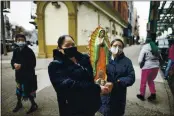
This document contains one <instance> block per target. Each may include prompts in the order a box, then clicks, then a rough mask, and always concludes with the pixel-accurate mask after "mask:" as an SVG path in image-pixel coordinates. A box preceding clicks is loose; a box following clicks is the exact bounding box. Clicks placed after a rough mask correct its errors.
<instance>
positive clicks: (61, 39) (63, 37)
mask: <svg viewBox="0 0 174 116" xmlns="http://www.w3.org/2000/svg"><path fill="white" fill-rule="evenodd" d="M66 37H70V38H71V39H72V40H73V41H74V39H73V37H72V36H70V35H62V36H60V37H59V39H58V41H57V44H58V48H59V49H62V45H63V42H64V41H65V38H66Z"/></svg>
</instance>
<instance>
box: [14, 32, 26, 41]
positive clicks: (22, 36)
mask: <svg viewBox="0 0 174 116" xmlns="http://www.w3.org/2000/svg"><path fill="white" fill-rule="evenodd" d="M20 37H21V38H24V39H25V41H26V37H25V35H24V34H20V33H19V34H16V36H15V41H17V39H18V38H20Z"/></svg>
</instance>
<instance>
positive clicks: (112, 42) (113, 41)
mask: <svg viewBox="0 0 174 116" xmlns="http://www.w3.org/2000/svg"><path fill="white" fill-rule="evenodd" d="M116 41H119V42H121V43H122V45H123V48H124V43H123V41H122V40H121V39H114V40H112V41H111V46H112V45H113V44H114V43H115V42H116Z"/></svg>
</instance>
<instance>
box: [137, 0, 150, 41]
mask: <svg viewBox="0 0 174 116" xmlns="http://www.w3.org/2000/svg"><path fill="white" fill-rule="evenodd" d="M134 7H135V8H136V9H137V14H138V15H139V16H140V18H139V20H138V21H139V25H140V28H139V33H140V37H144V38H145V37H146V35H147V32H146V26H147V22H148V17H149V8H150V2H149V1H135V2H134Z"/></svg>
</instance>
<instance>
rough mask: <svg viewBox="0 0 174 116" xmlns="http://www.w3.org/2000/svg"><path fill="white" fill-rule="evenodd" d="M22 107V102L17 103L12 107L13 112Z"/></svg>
mask: <svg viewBox="0 0 174 116" xmlns="http://www.w3.org/2000/svg"><path fill="white" fill-rule="evenodd" d="M21 108H22V103H17V104H16V107H15V108H14V109H13V112H18V111H19V110H20V109H21Z"/></svg>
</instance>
